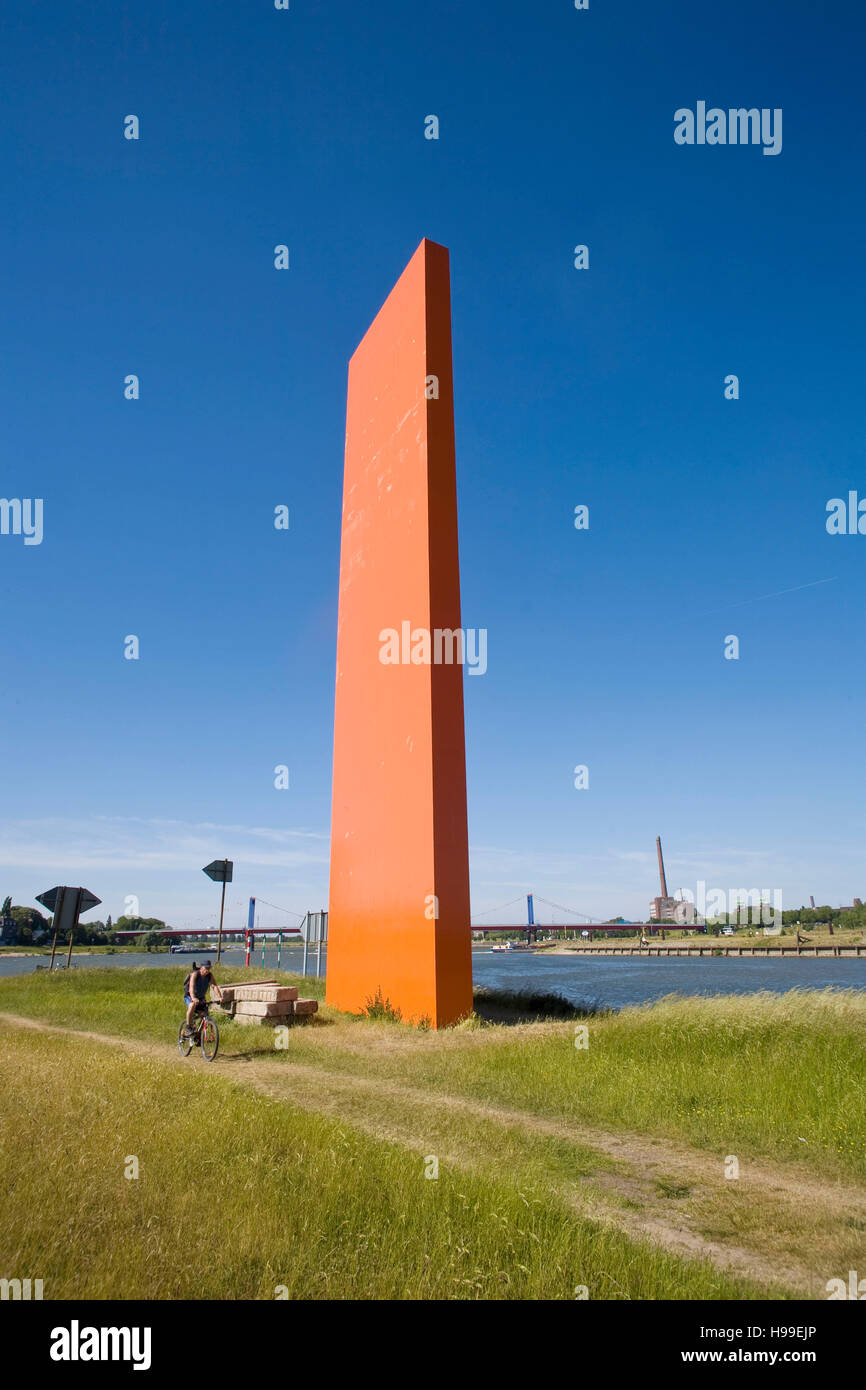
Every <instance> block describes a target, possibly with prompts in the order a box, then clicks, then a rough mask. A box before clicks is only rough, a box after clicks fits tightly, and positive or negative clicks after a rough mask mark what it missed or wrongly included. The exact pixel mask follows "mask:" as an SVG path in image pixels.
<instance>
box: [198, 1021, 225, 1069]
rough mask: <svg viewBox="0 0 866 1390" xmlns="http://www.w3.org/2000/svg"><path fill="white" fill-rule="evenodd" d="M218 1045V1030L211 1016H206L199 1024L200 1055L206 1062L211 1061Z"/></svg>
mask: <svg viewBox="0 0 866 1390" xmlns="http://www.w3.org/2000/svg"><path fill="white" fill-rule="evenodd" d="M219 1045H220V1030H219V1028H217V1026H216V1024H215V1023H214V1021H213V1019H212V1018H206V1019H205V1020H204V1022H203V1023H202V1025H201V1055H202V1057H204V1059H205V1061H206V1062H212V1061H213V1059H214V1057H215V1056H216V1055H217V1049H218V1048H219Z"/></svg>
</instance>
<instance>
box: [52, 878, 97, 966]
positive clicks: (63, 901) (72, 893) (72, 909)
mask: <svg viewBox="0 0 866 1390" xmlns="http://www.w3.org/2000/svg"><path fill="white" fill-rule="evenodd" d="M36 901H37V902H38V903H42V906H43V907H47V908H48V911H49V912H51V913H52V914H53V916H54V940H53V941H52V943H51V964H50V965H49V967H48V970H49V973H50V972H51V971H52V970H53V969H54V953H55V951H56V950H57V933H58V932H59V931H68V932H69V950H68V952H67V953H66V969H67V970H68V969H69V962H70V960H71V959H72V938H73V937H74V935H75V928H76V927H77V926H78V919H79V917H80V916H81V914H82V912H89V911H90V909H91V908H92V907H98V906H99V904H100V903H101V902H102V899H101V898H97V896H96V894H95V893H91V892H90V890H89V889H87V888H69V887H67V886H66V885H60V886H58V887H57V888H48V889H46V891H45V892H44V893H37V895H36Z"/></svg>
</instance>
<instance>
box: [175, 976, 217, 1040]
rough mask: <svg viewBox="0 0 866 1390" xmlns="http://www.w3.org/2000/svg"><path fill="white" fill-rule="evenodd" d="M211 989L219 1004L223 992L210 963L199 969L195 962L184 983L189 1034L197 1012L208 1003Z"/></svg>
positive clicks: (184, 1000)
mask: <svg viewBox="0 0 866 1390" xmlns="http://www.w3.org/2000/svg"><path fill="white" fill-rule="evenodd" d="M209 989H213V992H214V998H215V1000H216V1002H217V1003H219V1001H220V1000H221V999H222V992H221V990H220V987H219V985H218V984H217V982H216V980H215V979H214V977H213V971H212V970H211V963H210V961H209V960H206V961H205V963H204V965H200V966H198V968H196V963H195V961H193V963H192V970H191V971H190V973H189V974H188V975H187V977H186V979H185V980H184V982H183V1002H184V1003H185V1004H186V1029H187V1032H188V1033H191V1032H192V1021H193V1019H194V1018H195V1015H196V1012H197V1011H198V1010H199V1009H200V1008H201V1006H202V1004H205V1003H206V1002H207V992H208V990H209Z"/></svg>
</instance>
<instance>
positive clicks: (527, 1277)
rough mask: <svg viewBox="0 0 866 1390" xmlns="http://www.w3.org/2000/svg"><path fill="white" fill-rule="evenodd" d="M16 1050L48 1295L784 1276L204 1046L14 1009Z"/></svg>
mask: <svg viewBox="0 0 866 1390" xmlns="http://www.w3.org/2000/svg"><path fill="white" fill-rule="evenodd" d="M161 973H162V972H160V974H161ZM153 974H156V972H153ZM88 977H89V978H90V972H88ZM110 993H111V992H110V991H108V994H109V996H110ZM134 993H135V992H134ZM151 997H152V996H150V995H149V994H148V992H147V991H146V990H141V991H140V999H139V1004H140V1005H141V1006H142V1007H145V1005H144V1001H145V1000H146V999H148V998H151ZM5 1002H8V1000H7V1001H5ZM67 1002H68V1001H67ZM79 1003H80V1000H79ZM142 1019H143V1015H142V1014H141V1013H139V1014H138V1020H139V1024H141V1022H142ZM89 1022H90V1024H91V1026H93V1024H94V1023H95V1022H96V1020H95V1019H94V1018H93V1017H91V1018H90V1019H89ZM361 1026H363V1025H361ZM196 1062H198V1059H196ZM0 1067H2V1071H3V1075H4V1088H3V1093H2V1101H0V1105H2V1118H3V1124H2V1127H0V1165H2V1171H3V1174H4V1182H3V1184H2V1188H0V1268H2V1270H3V1272H4V1274H5V1275H6V1276H7V1277H16V1276H17V1277H31V1278H41V1279H43V1280H44V1285H45V1297H46V1298H51V1299H54V1298H60V1299H86V1298H91V1299H92V1298H97V1299H99V1298H124V1299H130V1298H159V1299H177V1298H195V1299H207V1298H217V1299H227V1298H228V1299H239V1298H266V1299H270V1298H273V1297H274V1296H275V1290H276V1289H277V1288H278V1287H279V1286H283V1287H285V1289H286V1290H287V1291H288V1296H289V1297H290V1298H292V1299H295V1300H303V1299H306V1300H309V1299H322V1298H329V1299H330V1298H333V1299H344V1298H345V1299H353V1298H358V1297H363V1298H377V1299H496V1298H508V1299H563V1300H565V1299H572V1298H574V1297H575V1289H576V1288H577V1287H578V1286H580V1285H585V1286H586V1287H587V1289H588V1291H589V1296H590V1297H591V1298H602V1299H655V1298H666V1299H701V1300H705V1299H748V1298H754V1297H761V1296H769V1291H767V1290H761V1289H759V1288H757V1287H756V1286H754V1285H752V1284H749V1283H748V1282H746V1281H743V1280H739V1279H735V1278H731V1277H728V1276H726V1275H723V1274H720V1273H718V1272H717V1271H715V1270H714V1269H712V1268H711V1267H710V1266H709V1265H708V1264H706V1263H704V1262H696V1261H689V1262H683V1261H680V1260H678V1259H676V1258H674V1257H673V1256H671V1255H668V1254H665V1253H662V1252H660V1251H658V1250H656V1249H654V1248H651V1247H649V1246H648V1245H644V1244H642V1243H639V1242H634V1241H631V1240H629V1239H627V1238H626V1237H625V1236H623V1235H621V1234H619V1233H618V1232H616V1231H615V1230H613V1229H612V1228H610V1227H606V1226H605V1227H602V1226H598V1225H595V1224H593V1223H592V1222H590V1221H586V1220H582V1219H579V1218H576V1217H575V1216H573V1215H572V1214H571V1213H569V1212H568V1211H567V1210H566V1208H565V1207H564V1206H562V1205H560V1204H559V1203H558V1202H557V1201H556V1200H554V1199H552V1198H551V1197H550V1195H549V1194H548V1193H547V1192H546V1191H545V1189H544V1182H543V1173H542V1172H539V1175H538V1181H537V1182H536V1184H535V1185H534V1186H531V1185H529V1184H526V1185H524V1186H522V1187H521V1186H518V1185H517V1184H515V1183H511V1182H509V1181H507V1180H506V1179H503V1178H499V1177H494V1176H490V1175H481V1176H479V1175H471V1174H467V1173H465V1172H461V1171H459V1170H458V1169H456V1168H453V1167H449V1165H448V1164H447V1163H443V1165H442V1166H441V1167H440V1172H439V1177H438V1179H437V1180H428V1179H426V1178H425V1176H424V1172H425V1157H426V1155H425V1154H424V1153H423V1152H422V1151H419V1152H418V1153H412V1152H408V1151H407V1149H406V1148H405V1147H398V1146H396V1145H393V1144H389V1143H386V1142H381V1141H378V1140H374V1139H372V1138H370V1137H368V1136H365V1135H363V1134H361V1133H359V1132H358V1131H357V1130H354V1129H352V1128H350V1127H349V1126H348V1125H344V1124H341V1123H339V1122H337V1121H335V1120H332V1119H327V1118H324V1117H322V1116H319V1115H315V1114H310V1113H307V1112H303V1111H300V1110H296V1109H295V1108H293V1107H292V1106H291V1105H290V1104H285V1103H276V1102H274V1101H271V1100H268V1099H267V1098H264V1097H261V1096H258V1095H254V1094H251V1093H250V1092H248V1091H247V1090H245V1089H244V1088H243V1086H242V1085H240V1084H237V1083H235V1082H233V1081H232V1080H229V1079H227V1078H226V1077H225V1076H221V1075H220V1074H219V1072H218V1070H216V1069H214V1070H212V1071H211V1070H209V1069H208V1068H207V1067H206V1066H205V1065H204V1064H203V1063H199V1064H198V1065H193V1066H192V1067H189V1068H187V1067H185V1066H181V1065H179V1064H178V1063H175V1062H174V1061H173V1060H169V1059H167V1058H166V1059H163V1058H162V1057H151V1056H141V1055H131V1054H128V1053H126V1054H125V1053H123V1052H121V1051H119V1050H118V1051H112V1050H111V1049H107V1048H106V1047H105V1046H103V1045H101V1044H98V1043H92V1042H88V1041H87V1040H84V1039H80V1038H71V1037H64V1036H62V1035H57V1034H53V1035H49V1034H34V1033H27V1032H24V1031H16V1030H15V1029H14V1028H10V1027H7V1026H5V1025H2V1024H0ZM133 1156H134V1157H136V1158H137V1160H138V1164H139V1176H138V1178H137V1179H128V1178H126V1177H125V1176H124V1171H125V1169H126V1168H127V1167H128V1165H129V1163H130V1159H131V1158H132V1157H133Z"/></svg>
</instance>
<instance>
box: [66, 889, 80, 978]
mask: <svg viewBox="0 0 866 1390" xmlns="http://www.w3.org/2000/svg"><path fill="white" fill-rule="evenodd" d="M80 911H81V889H80V888H79V890H78V892H77V893H76V895H75V916H74V917H73V919H72V925H71V927H70V928H69V950H68V952H67V954H66V969H67V970H68V969H69V962H70V961H71V960H72V938H73V937H74V936H75V924H76V923H77V921H78V914H79V912H80Z"/></svg>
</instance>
